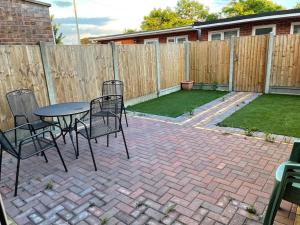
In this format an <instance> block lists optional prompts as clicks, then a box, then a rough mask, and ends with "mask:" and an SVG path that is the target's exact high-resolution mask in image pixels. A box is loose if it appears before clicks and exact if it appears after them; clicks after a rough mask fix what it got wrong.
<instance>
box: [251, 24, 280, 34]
mask: <svg viewBox="0 0 300 225" xmlns="http://www.w3.org/2000/svg"><path fill="white" fill-rule="evenodd" d="M263 28H272V32H271V33H273V34H274V35H276V24H266V25H259V26H252V36H260V35H256V34H255V31H256V30H257V29H263ZM265 35H266V34H265Z"/></svg>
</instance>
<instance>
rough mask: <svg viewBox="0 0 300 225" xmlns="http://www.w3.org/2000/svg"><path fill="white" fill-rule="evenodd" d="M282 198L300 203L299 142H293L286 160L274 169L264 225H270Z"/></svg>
mask: <svg viewBox="0 0 300 225" xmlns="http://www.w3.org/2000/svg"><path fill="white" fill-rule="evenodd" d="M282 200H286V201H288V202H291V203H293V204H296V205H300V142H295V143H294V146H293V149H292V153H291V155H290V158H289V160H288V161H286V162H284V163H282V164H281V165H280V166H279V167H278V168H277V170H276V174H275V184H274V188H273V191H272V194H271V197H270V202H269V205H268V208H267V211H266V215H265V218H264V225H272V224H273V222H274V219H275V216H276V213H277V210H278V208H279V207H280V203H281V201H282Z"/></svg>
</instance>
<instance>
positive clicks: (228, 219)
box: [0, 118, 295, 225]
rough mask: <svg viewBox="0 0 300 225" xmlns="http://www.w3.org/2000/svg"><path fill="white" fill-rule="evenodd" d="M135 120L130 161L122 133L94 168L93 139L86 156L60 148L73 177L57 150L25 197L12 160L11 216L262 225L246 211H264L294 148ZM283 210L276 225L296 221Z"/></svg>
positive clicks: (34, 162) (8, 166)
mask: <svg viewBox="0 0 300 225" xmlns="http://www.w3.org/2000/svg"><path fill="white" fill-rule="evenodd" d="M129 123H130V127H129V128H125V134H126V136H127V141H128V146H129V151H130V154H131V159H130V160H127V159H126V155H125V150H124V146H123V143H122V139H121V137H119V138H117V139H114V138H111V145H110V147H109V148H107V147H106V146H105V144H106V143H105V138H103V139H101V140H99V143H98V144H96V143H93V148H94V150H95V151H94V152H95V155H96V161H97V165H98V171H97V172H95V171H94V170H93V165H92V161H91V156H90V154H89V151H88V146H87V143H86V140H82V141H80V144H81V155H80V158H79V159H78V160H75V157H74V151H73V149H72V147H71V145H70V144H67V145H64V144H62V142H60V148H61V150H62V152H63V156H64V158H65V160H66V163H67V167H68V169H69V172H68V173H65V172H64V170H63V168H62V165H61V163H60V161H59V160H58V156H57V154H56V152H55V151H53V152H50V151H49V152H48V154H47V156H48V159H49V163H48V164H46V163H45V162H44V161H43V158H42V157H34V158H32V159H29V160H25V161H23V162H21V173H20V185H19V195H18V197H16V198H14V197H13V184H14V179H15V167H16V162H15V161H14V160H13V159H12V158H10V157H9V156H8V155H4V161H3V163H4V166H3V173H2V181H1V183H0V184H1V189H0V190H1V193H2V194H3V196H4V198H5V205H6V208H7V212H8V214H9V215H10V216H11V217H12V218H13V219H14V220H15V221H16V223H17V224H174V225H175V224H177V225H179V224H188V225H190V224H191V225H193V224H205V225H210V224H218V225H219V224H231V225H239V224H260V222H259V216H254V215H250V214H248V213H247V212H246V211H245V208H246V207H247V206H249V205H254V207H255V208H256V209H257V211H258V214H259V215H261V214H262V213H263V211H264V210H265V207H266V205H267V203H268V198H269V194H270V192H271V190H272V185H273V173H274V170H275V168H276V167H277V166H278V165H279V164H280V162H282V161H284V160H285V159H286V158H287V157H288V155H289V153H290V149H291V145H287V144H278V143H269V142H265V141H263V140H258V139H255V138H251V137H247V138H246V137H242V136H236V135H230V134H226V133H224V134H222V133H220V132H214V131H211V130H205V129H197V128H193V127H188V126H181V125H175V124H170V123H164V122H158V121H152V120H149V119H143V118H130V121H129ZM68 143H69V142H68ZM49 184H53V188H52V187H51V186H52V185H49ZM47 186H48V189H47ZM282 208H283V209H281V210H280V211H279V212H278V215H277V224H293V221H294V217H295V213H293V212H295V207H292V206H291V204H288V203H285V202H284V204H282Z"/></svg>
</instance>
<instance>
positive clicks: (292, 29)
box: [290, 22, 300, 34]
mask: <svg viewBox="0 0 300 225" xmlns="http://www.w3.org/2000/svg"><path fill="white" fill-rule="evenodd" d="M295 25H300V22H292V23H291V30H290V34H295V33H294V30H295ZM297 34H299V33H297Z"/></svg>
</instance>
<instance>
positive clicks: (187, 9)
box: [175, 0, 208, 23]
mask: <svg viewBox="0 0 300 225" xmlns="http://www.w3.org/2000/svg"><path fill="white" fill-rule="evenodd" d="M175 12H176V13H177V14H178V16H179V17H180V18H181V19H185V20H187V21H191V23H193V22H194V21H200V20H205V19H206V18H207V16H208V8H207V7H205V6H204V5H202V4H200V3H199V2H198V1H196V0H178V2H177V6H176V8H175Z"/></svg>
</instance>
